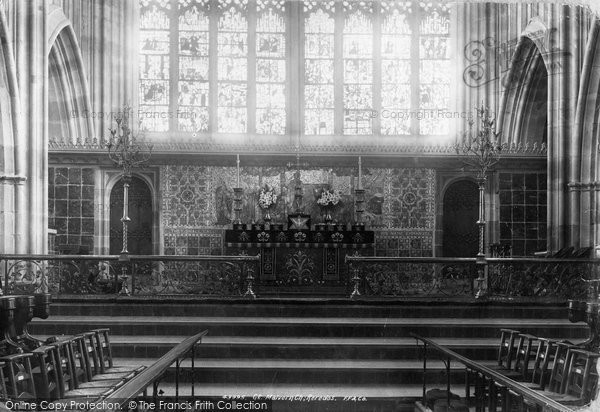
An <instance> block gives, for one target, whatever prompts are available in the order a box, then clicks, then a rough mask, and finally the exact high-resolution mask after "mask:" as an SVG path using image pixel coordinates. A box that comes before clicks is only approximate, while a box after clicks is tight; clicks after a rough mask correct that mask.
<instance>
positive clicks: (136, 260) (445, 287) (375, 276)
mask: <svg viewBox="0 0 600 412" xmlns="http://www.w3.org/2000/svg"><path fill="white" fill-rule="evenodd" d="M345 261H346V263H347V264H348V266H349V271H348V275H347V278H346V279H342V282H343V284H344V285H345V286H346V287H347V290H348V296H351V297H352V298H356V297H358V296H365V297H374V298H384V297H421V296H423V297H435V296H439V297H473V296H477V297H480V296H485V295H487V296H489V297H496V298H519V297H523V298H556V299H562V300H566V299H567V298H585V297H588V296H586V295H591V296H592V297H594V296H598V284H599V282H598V281H597V279H599V278H600V276H599V274H600V273H599V269H600V266H599V264H600V259H550V258H488V259H476V258H433V257H370V256H357V255H352V256H350V255H347V256H346V258H345ZM259 263H260V255H255V256H223V255H218V256H172V255H168V256H162V255H153V256H146V255H144V256H142V255H129V256H119V255H0V279H2V291H3V293H5V294H8V293H11V294H18V293H40V292H50V293H52V294H53V295H55V296H57V295H96V294H132V295H144V296H148V295H196V296H216V297H221V296H238V297H239V296H247V297H251V298H254V297H256V293H257V292H258V291H260V286H261V279H260V275H259V270H258V267H259ZM278 276H282V274H279V275H278ZM590 284H591V285H593V286H594V287H593V288H590ZM297 288H298V290H301V289H302V285H299V286H297Z"/></svg>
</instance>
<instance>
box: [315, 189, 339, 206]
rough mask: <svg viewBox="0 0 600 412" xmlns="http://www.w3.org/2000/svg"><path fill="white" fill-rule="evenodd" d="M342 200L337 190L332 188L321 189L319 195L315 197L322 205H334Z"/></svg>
mask: <svg viewBox="0 0 600 412" xmlns="http://www.w3.org/2000/svg"><path fill="white" fill-rule="evenodd" d="M340 200H342V195H341V193H340V192H339V191H336V190H333V189H323V191H322V192H321V197H319V199H317V204H318V205H319V206H322V207H332V206H336V205H337V204H338V203H340Z"/></svg>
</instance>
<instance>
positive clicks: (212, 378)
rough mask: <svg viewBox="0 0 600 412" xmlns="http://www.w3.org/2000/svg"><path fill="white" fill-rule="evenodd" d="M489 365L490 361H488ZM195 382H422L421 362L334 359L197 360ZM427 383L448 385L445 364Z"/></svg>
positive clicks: (432, 370)
mask: <svg viewBox="0 0 600 412" xmlns="http://www.w3.org/2000/svg"><path fill="white" fill-rule="evenodd" d="M153 362H154V359H149V358H116V360H115V364H116V365H118V366H135V365H150V364H152V363H153ZM487 363H488V364H489V362H487ZM191 366H192V362H191V360H190V359H186V360H184V361H182V362H181V365H180V367H181V368H182V370H183V371H182V372H181V373H180V377H179V380H180V382H184V383H185V382H187V383H189V382H191V381H192V376H191ZM194 368H195V373H194V379H193V380H194V382H196V383H198V384H205V383H216V382H226V383H229V384H234V383H235V384H267V383H271V384H303V383H311V384H339V385H364V384H376V383H380V384H390V383H398V384H403V383H411V384H416V383H419V382H422V380H423V362H422V361H420V360H362V359H361V360H355V359H352V360H348V359H344V360H332V359H295V360H284V359H198V360H196V361H195V362H194ZM427 370H428V373H427V381H428V382H430V383H432V384H443V383H446V382H447V374H446V367H445V365H444V363H443V362H442V361H439V360H435V359H429V360H428V361H427ZM450 379H451V382H452V383H453V384H460V383H461V382H464V379H465V378H464V367H462V366H461V365H460V364H458V363H453V364H452V365H451V369H450ZM164 380H165V381H167V382H174V381H175V367H174V366H171V367H170V368H169V369H168V370H167V372H166V373H165V378H164Z"/></svg>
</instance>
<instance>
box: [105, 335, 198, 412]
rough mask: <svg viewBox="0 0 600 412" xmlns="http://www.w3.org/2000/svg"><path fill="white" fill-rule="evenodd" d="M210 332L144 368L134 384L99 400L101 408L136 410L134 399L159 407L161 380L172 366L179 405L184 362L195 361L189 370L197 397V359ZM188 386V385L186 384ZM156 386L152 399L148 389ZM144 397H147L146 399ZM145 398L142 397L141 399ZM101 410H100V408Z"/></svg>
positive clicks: (185, 343) (135, 378)
mask: <svg viewBox="0 0 600 412" xmlns="http://www.w3.org/2000/svg"><path fill="white" fill-rule="evenodd" d="M207 333H208V331H206V330H205V331H203V332H200V333H197V334H196V335H193V336H190V337H189V338H186V339H184V340H183V341H181V342H180V343H179V344H177V345H176V346H175V347H174V348H173V349H171V350H170V351H169V352H167V353H166V354H165V355H163V356H162V357H161V358H160V359H159V360H158V361H156V362H155V363H153V364H152V365H151V366H149V367H147V368H146V369H144V370H143V371H142V372H141V373H140V374H138V375H137V376H135V377H134V378H132V379H131V380H130V381H128V382H127V383H125V384H124V385H123V386H121V387H120V388H118V389H116V390H115V391H114V392H111V393H110V394H109V395H108V396H106V397H104V398H102V399H99V400H96V403H98V404H99V405H107V408H105V409H102V411H104V412H109V411H110V412H112V411H120V410H125V411H127V410H133V409H137V408H131V407H130V405H132V404H130V402H131V401H132V400H134V399H138V400H139V399H142V400H146V401H152V404H153V405H156V404H158V402H157V399H158V394H159V385H160V381H161V380H162V379H163V377H164V375H165V373H166V372H167V369H168V368H169V367H171V366H172V365H175V374H174V375H175V394H174V395H175V397H174V401H175V403H179V397H180V387H179V386H180V385H179V380H180V377H181V374H182V370H181V363H182V362H183V361H184V360H185V359H186V358H189V359H190V361H191V368H190V369H188V370H186V371H187V374H188V375H189V376H190V377H191V379H192V380H191V382H189V385H190V386H191V391H192V392H191V396H192V397H193V396H194V392H195V383H194V376H195V373H196V369H195V358H196V354H195V352H196V346H198V345H200V343H201V341H202V338H203V337H204V336H205V335H206V334H207ZM186 386H187V385H186ZM150 387H152V394H151V395H149V396H151V398H150V399H148V396H147V395H148V393H147V392H148V388H150ZM142 394H143V396H142ZM140 396H141V398H140ZM134 404H135V405H138V404H140V403H139V401H138V402H135V403H134ZM98 410H99V409H98Z"/></svg>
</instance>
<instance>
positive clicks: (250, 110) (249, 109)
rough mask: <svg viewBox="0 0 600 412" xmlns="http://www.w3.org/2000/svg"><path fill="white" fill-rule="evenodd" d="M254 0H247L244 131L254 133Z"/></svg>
mask: <svg viewBox="0 0 600 412" xmlns="http://www.w3.org/2000/svg"><path fill="white" fill-rule="evenodd" d="M256 20H257V9H256V1H250V2H248V30H247V36H248V37H247V39H248V43H247V44H248V73H247V77H246V92H247V93H248V94H247V97H246V98H247V101H246V113H247V114H246V116H247V121H246V132H247V133H249V134H256Z"/></svg>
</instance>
